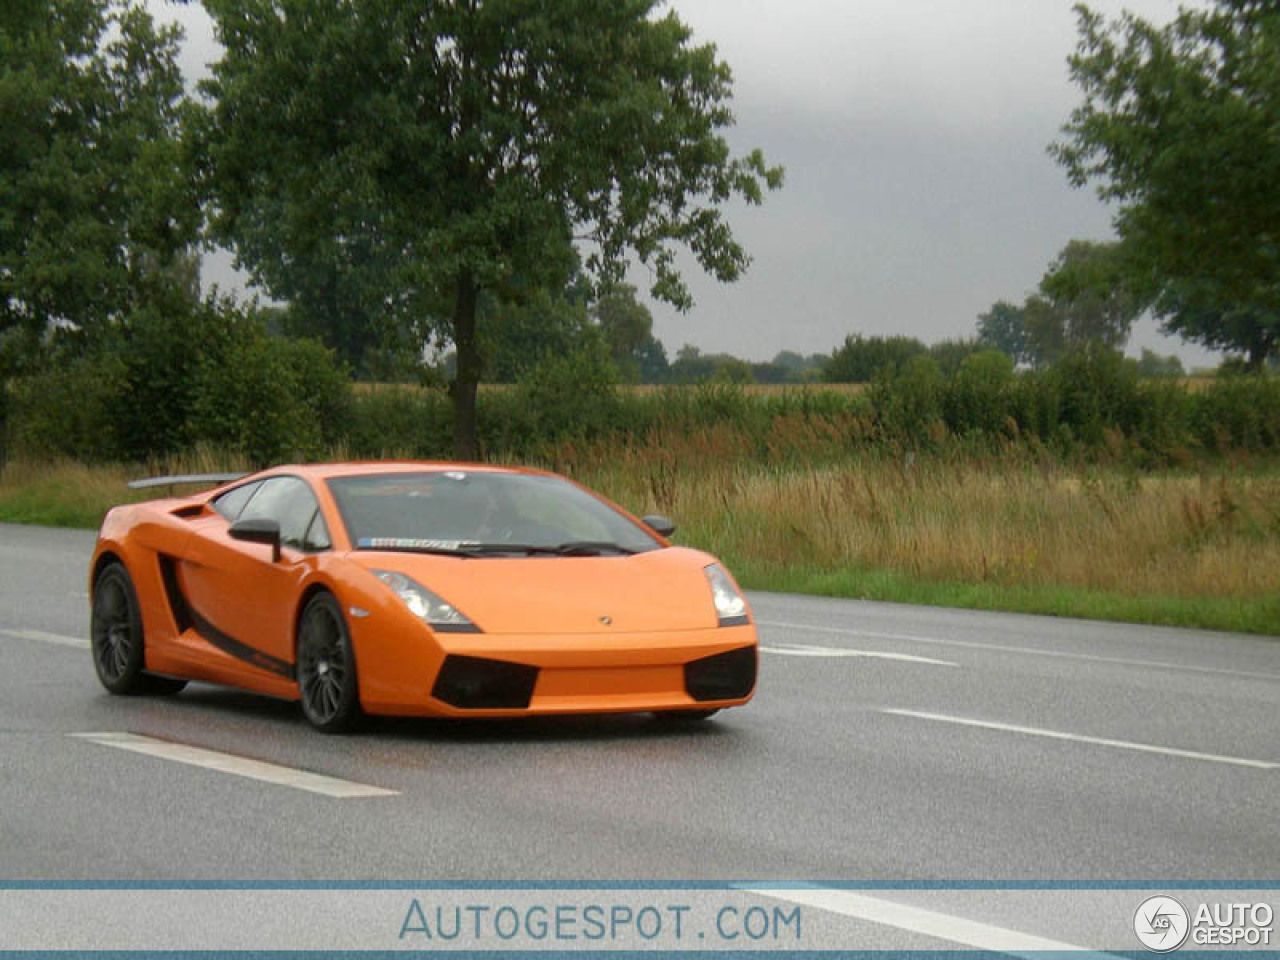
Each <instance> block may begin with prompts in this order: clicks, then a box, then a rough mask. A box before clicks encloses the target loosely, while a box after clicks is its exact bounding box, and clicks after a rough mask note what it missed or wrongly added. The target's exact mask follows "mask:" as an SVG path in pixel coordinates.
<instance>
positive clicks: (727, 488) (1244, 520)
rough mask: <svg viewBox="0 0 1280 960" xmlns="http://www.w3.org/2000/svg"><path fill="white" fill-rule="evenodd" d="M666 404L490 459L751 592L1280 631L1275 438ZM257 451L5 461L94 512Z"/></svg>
mask: <svg viewBox="0 0 1280 960" xmlns="http://www.w3.org/2000/svg"><path fill="white" fill-rule="evenodd" d="M653 402H654V403H661V405H662V406H661V408H660V409H658V410H657V411H655V414H654V416H652V417H651V418H649V419H648V425H647V426H646V427H645V428H644V429H643V430H637V431H635V432H631V433H621V432H611V433H607V434H603V435H599V436H596V437H594V438H581V437H572V436H568V437H562V438H560V439H559V440H545V441H542V442H539V443H538V444H537V445H536V448H534V452H532V453H529V452H525V453H520V452H508V453H506V454H500V455H497V456H495V457H494V459H495V460H497V461H505V462H531V463H534V464H536V465H541V466H546V467H549V468H551V469H554V470H558V471H561V472H564V473H567V474H569V475H570V476H572V477H574V478H575V479H577V480H579V481H581V482H583V483H585V484H586V485H588V486H590V487H593V488H595V489H599V490H601V491H602V492H603V493H605V494H606V495H608V496H610V497H611V498H613V499H614V500H616V501H617V502H619V503H621V504H622V505H623V506H625V507H627V508H628V509H630V510H631V511H633V512H634V513H636V514H641V513H650V512H654V513H663V514H667V515H669V516H671V517H672V518H674V519H675V521H676V523H677V526H678V534H677V540H678V541H679V542H681V543H684V544H687V545H690V546H696V547H700V548H703V549H706V550H708V551H709V552H711V553H714V554H716V555H717V556H720V557H721V558H723V559H724V560H725V561H726V562H727V563H728V564H729V566H730V567H731V568H732V569H733V570H734V571H735V573H736V574H737V575H738V576H739V579H740V580H742V581H743V582H744V584H745V585H747V586H749V587H753V588H759V589H782V590H798V591H805V592H816V593H830V594H837V595H846V596H865V597H870V598H875V599H886V600H909V601H916V602H933V603H944V604H958V605H967V606H979V607H988V608H996V609H1019V610H1029V611H1037V612H1044V613H1059V614H1074V615H1084V616H1100V617H1110V618H1117V619H1130V620H1138V621H1145V622H1162V623H1176V624H1184V625H1191V626H1207V627H1219V628H1224V629H1241V630H1251V631H1256V632H1261V633H1272V634H1280V468H1278V467H1277V465H1276V463H1275V461H1274V459H1267V458H1266V457H1265V456H1264V455H1263V454H1258V453H1252V454H1250V453H1245V452H1239V453H1235V454H1233V455H1231V456H1228V457H1224V458H1218V459H1214V460H1206V459H1197V460H1195V461H1193V462H1192V463H1191V464H1189V465H1188V466H1187V467H1184V468H1181V469H1178V468H1168V467H1163V468H1159V469H1139V467H1138V466H1137V464H1136V461H1135V459H1134V458H1133V457H1132V456H1131V455H1130V453H1129V452H1128V451H1127V450H1126V449H1125V446H1124V444H1123V442H1122V438H1121V439H1120V440H1117V441H1116V442H1115V443H1109V444H1103V445H1102V446H1100V447H1098V448H1096V449H1092V450H1091V451H1090V452H1089V454H1088V456H1083V455H1082V456H1078V457H1074V458H1072V457H1065V456H1063V455H1062V454H1061V453H1060V452H1051V451H1050V449H1049V448H1048V447H1046V446H1044V445H1042V444H1037V443H1035V442H1028V440H1027V439H1026V438H1025V437H1024V438H1015V439H1008V440H1006V441H1005V442H1004V443H1002V444H992V443H990V442H984V443H981V444H975V445H970V444H966V443H963V442H955V443H948V444H941V445H937V446H935V448H934V449H933V451H932V452H919V453H918V452H916V451H915V449H914V448H913V447H910V446H905V445H901V444H893V443H885V442H868V441H866V440H862V441H860V440H859V439H858V438H859V436H861V435H862V434H865V433H867V432H869V431H872V430H874V429H875V428H874V424H873V423H872V422H871V421H870V419H869V418H868V416H867V413H866V410H865V407H863V406H861V405H858V404H855V405H846V404H845V403H844V402H843V401H827V400H822V399H818V400H816V401H815V400H812V399H807V400H806V399H801V398H795V397H793V398H790V399H787V400H781V399H779V398H770V399H768V400H765V399H763V398H751V399H747V398H745V397H744V396H743V395H742V394H741V393H735V392H733V391H727V392H725V393H723V395H720V396H713V395H711V394H706V395H702V396H701V397H700V398H699V399H698V400H697V402H696V403H695V402H694V401H692V400H689V401H688V403H687V404H686V401H685V400H684V399H681V397H680V396H678V395H672V396H666V397H663V398H662V399H661V400H659V399H657V398H655V399H654V401H653ZM815 404H817V408H816V409H815V406H814V405H815ZM396 409H398V408H396ZM438 419H439V418H423V419H422V420H419V421H417V422H418V424H419V427H418V429H420V430H421V429H424V427H425V428H427V429H425V430H424V435H427V436H430V435H433V434H434V432H437V431H440V430H442V428H443V426H444V425H445V424H444V423H443V422H441V423H437V420H438ZM406 429H407V427H406ZM399 435H400V428H398V427H397V428H394V429H391V430H389V431H388V433H387V438H388V440H393V439H394V438H395V437H397V436H399ZM370 439H371V440H373V444H376V443H377V439H376V438H374V437H372V436H371V437H370ZM434 443H435V441H434V440H432V441H431V444H432V446H434ZM373 444H371V445H373ZM382 452H384V453H387V454H396V453H399V454H410V455H418V456H422V455H423V454H424V451H422V450H420V449H419V450H414V449H410V450H397V449H395V445H394V444H392V443H388V444H387V447H386V448H385V449H383V450H382ZM358 453H359V454H360V455H365V454H366V451H364V450H361V451H358ZM347 454H348V449H347V448H336V449H334V450H332V451H331V456H332V458H333V459H344V458H345V457H346V456H347ZM426 455H436V456H439V453H436V452H435V450H434V449H431V448H429V449H428V451H426ZM247 466H248V464H247V463H246V462H245V460H244V459H243V458H239V457H234V456H226V455H222V454H219V453H218V452H216V451H212V450H209V449H202V450H198V451H196V452H195V453H192V454H189V455H187V456H183V457H176V458H172V459H169V460H164V461H157V462H153V463H150V464H143V465H137V466H118V465H104V466H86V465H84V464H80V463H76V462H72V461H59V462H52V463H46V462H41V461H36V460H31V459H17V460H14V461H12V462H10V463H9V464H8V465H7V466H6V467H5V468H4V469H3V470H2V471H0V519H3V520H9V521H18V522H29V523H46V524H58V525H64V526H86V527H92V526H96V525H97V523H98V522H99V521H100V519H101V517H102V514H103V513H104V512H105V511H106V509H108V508H109V507H110V506H111V505H112V504H115V503H120V502H123V501H125V500H138V499H146V498H148V497H150V496H153V495H154V491H143V492H132V491H129V490H128V489H127V488H126V486H125V483H126V481H127V480H129V479H132V478H133V477H136V476H140V475H145V474H155V473H170V472H175V473H176V472H206V471H222V470H228V469H245V468H247ZM162 492H163V491H162Z"/></svg>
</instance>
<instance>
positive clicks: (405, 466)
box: [253, 460, 549, 480]
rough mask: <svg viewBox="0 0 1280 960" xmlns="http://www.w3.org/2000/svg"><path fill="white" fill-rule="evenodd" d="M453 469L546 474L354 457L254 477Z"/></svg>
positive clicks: (318, 477)
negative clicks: (285, 474)
mask: <svg viewBox="0 0 1280 960" xmlns="http://www.w3.org/2000/svg"><path fill="white" fill-rule="evenodd" d="M452 470H465V471H467V472H469V473H510V474H526V475H531V476H549V474H547V473H546V471H543V470H534V469H530V468H528V467H503V466H494V465H492V464H484V463H461V462H453V461H443V460H355V461H346V462H342V463H302V464H287V465H282V466H279V467H272V468H271V469H270V470H264V471H262V472H261V473H257V474H254V475H253V476H254V477H255V478H257V477H264V476H272V475H275V474H280V473H289V474H294V475H299V476H306V477H311V478H312V479H316V480H328V479H331V478H333V477H354V476H371V475H376V474H396V473H444V472H446V471H452Z"/></svg>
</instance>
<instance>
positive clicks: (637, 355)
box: [591, 283, 653, 381]
mask: <svg viewBox="0 0 1280 960" xmlns="http://www.w3.org/2000/svg"><path fill="white" fill-rule="evenodd" d="M591 315H592V317H594V318H595V321H596V323H598V324H599V325H600V330H601V331H602V332H603V333H604V340H605V343H607V344H608V345H609V354H610V356H611V357H612V358H613V365H614V367H615V368H616V369H617V371H618V373H619V375H620V376H621V377H622V378H623V379H624V380H629V381H636V380H638V379H639V378H640V362H641V360H642V358H643V357H644V355H645V352H646V351H647V350H649V349H651V348H650V347H649V344H650V342H651V341H652V340H653V314H651V313H650V312H649V308H648V307H646V306H645V305H644V304H643V303H641V302H640V301H639V300H637V299H636V288H635V287H633V286H631V285H630V284H627V283H619V284H615V285H613V286H612V287H609V288H608V289H606V290H604V291H602V292H601V294H600V296H599V297H598V298H597V299H596V302H595V303H594V304H592V306H591Z"/></svg>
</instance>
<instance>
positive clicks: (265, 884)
mask: <svg viewBox="0 0 1280 960" xmlns="http://www.w3.org/2000/svg"><path fill="white" fill-rule="evenodd" d="M753 889H754V890H1280V878H1273V879H1239V878H1236V879H1228V878H1222V879H1213V878H1205V879H1192V880H1188V879H1178V880H1167V879H1166V880H1160V879H1157V880H786V879H777V878H774V879H770V880H680V879H667V880H581V879H565V880H475V879H466V880H438V879H436V880H426V879H421V880H412V879H407V880H406V879H390V880H284V879H279V880H253V879H238V880H228V879H189V878H188V879H183V878H174V879H171V880H161V879H154V878H151V879H141V880H126V879H89V880H66V879H46V880H41V879H29V880H24V879H14V880H4V879H0V890H725V891H730V892H736V891H743V890H753ZM1183 955H1184V954H1179V956H1183Z"/></svg>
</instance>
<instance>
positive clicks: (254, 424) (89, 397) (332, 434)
mask: <svg viewBox="0 0 1280 960" xmlns="http://www.w3.org/2000/svg"><path fill="white" fill-rule="evenodd" d="M349 392H350V388H349V384H348V382H347V379H346V375H345V374H344V373H343V371H342V370H341V369H339V368H338V367H337V366H336V365H335V364H334V360H333V356H332V354H331V353H330V352H329V351H327V350H325V349H324V348H323V347H321V346H319V345H318V344H316V343H313V342H311V341H303V340H297V341H291V340H284V339H281V338H279V337H273V336H271V335H269V334H268V333H267V332H266V329H265V327H264V326H263V324H262V322H261V321H260V320H259V319H258V317H256V316H255V315H254V314H253V313H252V312H246V311H244V310H241V309H240V308H237V307H235V306H234V305H232V304H231V303H229V302H227V301H213V300H211V301H208V302H206V303H201V304H187V305H185V306H180V305H175V306H174V307H173V309H172V310H170V311H164V312H162V311H161V310H160V309H159V308H154V309H143V310H140V311H137V312H135V313H134V314H131V315H130V316H129V317H127V318H126V319H125V321H124V322H123V323H122V324H121V325H120V327H119V328H118V329H117V330H115V331H114V332H113V334H112V335H111V336H110V337H109V338H106V339H105V340H104V341H103V342H102V343H100V344H99V345H98V347H97V349H96V351H95V352H93V353H90V354H87V355H84V356H81V357H79V358H76V359H73V360H71V361H68V362H65V363H64V365H63V366H61V367H57V368H54V369H51V370H48V371H46V372H44V373H41V374H38V375H36V376H33V377H29V378H27V379H25V380H23V381H21V382H19V383H18V384H17V387H16V394H17V409H16V411H15V413H16V415H15V417H14V421H15V422H14V443H15V447H18V448H21V449H22V450H23V451H25V452H27V453H28V454H29V455H31V456H34V457H47V456H49V455H51V454H53V455H61V456H66V457H72V458H74V459H78V460H85V461H111V460H114V461H140V460H148V459H154V458H158V457H163V456H167V455H171V454H175V453H179V452H181V451H183V450H189V449H192V448H194V447H196V446H200V445H206V446H211V447H214V448H219V449H225V450H227V451H228V452H230V453H239V454H243V455H244V456H246V457H247V458H249V459H250V460H251V461H252V462H254V463H258V464H266V463H270V462H273V461H276V460H280V459H285V458H292V457H315V456H319V455H321V454H323V453H324V452H326V451H327V450H328V449H329V447H330V446H332V445H333V444H335V443H337V442H339V441H340V440H341V439H342V438H343V437H344V436H345V435H346V433H347V432H348V429H349V404H350V398H349Z"/></svg>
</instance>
